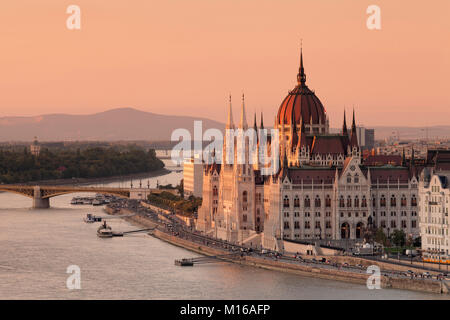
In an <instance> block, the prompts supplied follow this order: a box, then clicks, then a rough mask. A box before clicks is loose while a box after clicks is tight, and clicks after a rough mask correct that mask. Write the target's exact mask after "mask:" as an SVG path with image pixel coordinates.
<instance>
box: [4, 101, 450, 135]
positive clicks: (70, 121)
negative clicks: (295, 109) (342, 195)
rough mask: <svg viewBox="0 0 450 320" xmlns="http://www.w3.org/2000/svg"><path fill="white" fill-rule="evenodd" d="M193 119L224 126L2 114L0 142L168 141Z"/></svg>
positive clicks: (145, 117) (118, 115) (403, 130)
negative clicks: (8, 115)
mask: <svg viewBox="0 0 450 320" xmlns="http://www.w3.org/2000/svg"><path fill="white" fill-rule="evenodd" d="M249 119H250V118H249ZM195 120H202V121H203V131H204V130H206V129H209V128H217V129H220V130H224V128H225V124H223V123H220V122H217V121H214V120H210V119H206V118H196V117H187V116H169V115H161V114H156V113H151V112H145V111H140V110H136V109H133V108H119V109H112V110H108V111H105V112H100V113H95V114H89V115H70V114H47V115H41V116H34V117H3V118H0V141H2V142H4V141H31V140H33V138H34V136H37V137H38V140H39V141H63V140H64V141H76V140H78V141H81V140H83V141H86V140H88V141H95V140H97V141H98V140H100V141H118V140H147V141H161V140H164V141H168V140H170V137H171V134H172V131H173V130H175V129H177V128H185V129H188V130H189V131H190V132H191V134H192V135H193V126H194V121H195ZM235 121H237V119H235ZM367 128H374V129H375V139H377V140H383V139H385V138H387V137H390V136H394V135H395V136H397V131H398V133H399V135H400V139H401V140H405V139H423V138H425V137H426V131H425V130H426V128H425V127H370V126H367ZM332 131H338V129H332ZM428 137H429V139H434V138H436V137H439V138H444V137H450V126H434V127H428Z"/></svg>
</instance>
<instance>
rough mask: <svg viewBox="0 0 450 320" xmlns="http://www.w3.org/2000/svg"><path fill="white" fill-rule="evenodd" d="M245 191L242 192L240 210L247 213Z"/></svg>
mask: <svg viewBox="0 0 450 320" xmlns="http://www.w3.org/2000/svg"><path fill="white" fill-rule="evenodd" d="M247 200H248V197H247V191H244V192H242V210H244V211H247Z"/></svg>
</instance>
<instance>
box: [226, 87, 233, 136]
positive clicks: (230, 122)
mask: <svg viewBox="0 0 450 320" xmlns="http://www.w3.org/2000/svg"><path fill="white" fill-rule="evenodd" d="M233 128H234V124H233V109H232V107H231V93H230V106H229V109H228V120H227V124H226V129H233Z"/></svg>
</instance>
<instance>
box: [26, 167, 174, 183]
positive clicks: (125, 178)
mask: <svg viewBox="0 0 450 320" xmlns="http://www.w3.org/2000/svg"><path fill="white" fill-rule="evenodd" d="M169 173H171V171H170V170H168V169H166V168H162V169H158V170H155V171H150V172H140V173H132V174H127V175H117V176H110V177H102V178H75V179H73V178H72V179H53V180H37V181H30V182H26V183H20V184H21V185H54V186H64V185H89V184H101V183H109V182H114V181H130V180H138V179H146V178H152V177H158V176H164V175H166V174H169ZM145 183H146V182H145V181H143V186H146V184H145ZM138 184H139V182H137V183H136V182H135V185H138Z"/></svg>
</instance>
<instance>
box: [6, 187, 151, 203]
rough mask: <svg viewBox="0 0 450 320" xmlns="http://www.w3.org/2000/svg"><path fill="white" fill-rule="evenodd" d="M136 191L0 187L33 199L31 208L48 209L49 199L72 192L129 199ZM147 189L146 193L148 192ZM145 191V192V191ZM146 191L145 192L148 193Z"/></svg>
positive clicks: (120, 189) (88, 188) (97, 188)
mask: <svg viewBox="0 0 450 320" xmlns="http://www.w3.org/2000/svg"><path fill="white" fill-rule="evenodd" d="M135 190H136V189H130V188H104V187H78V186H27V185H0V191H6V192H13V193H17V194H21V195H23V196H25V197H28V198H32V199H33V208H49V207H50V198H52V197H56V196H60V195H62V194H67V193H74V192H92V193H101V194H111V195H115V196H118V197H122V198H130V195H131V193H132V192H134V191H135ZM150 190H151V189H149V190H148V191H150ZM145 191H147V190H145ZM148 191H147V192H148Z"/></svg>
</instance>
